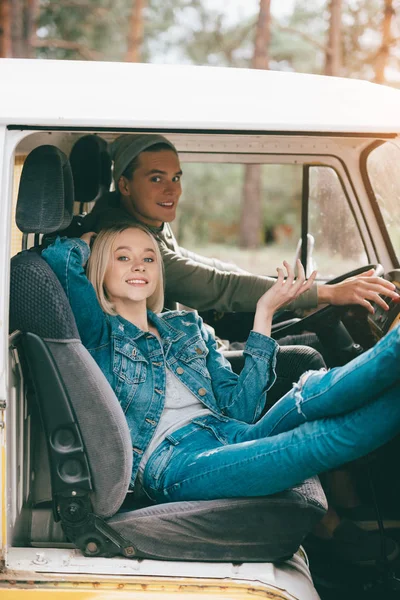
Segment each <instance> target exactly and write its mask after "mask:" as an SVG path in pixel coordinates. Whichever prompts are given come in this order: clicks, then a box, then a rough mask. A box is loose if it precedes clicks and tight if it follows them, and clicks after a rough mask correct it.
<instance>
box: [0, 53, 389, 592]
mask: <svg viewBox="0 0 400 600" xmlns="http://www.w3.org/2000/svg"><path fill="white" fill-rule="evenodd" d="M0 81H1V90H2V91H1V94H0V336H1V337H0V402H1V404H0V426H1V429H0V452H1V460H0V473H1V482H2V485H1V493H0V519H1V527H0V541H1V543H0V547H1V560H2V565H3V567H2V569H1V572H0V590H1V592H0V594H1V597H2V598H4V600H8V599H9V598H10V599H14V598H17V599H18V598H19V597H20V594H22V593H26V590H27V589H28V590H31V591H32V592H33V591H34V590H35V591H38V590H40V592H39V593H46V594H48V595H49V596H50V597H53V596H54V598H56V597H58V594H59V593H60V592H61V589H63V590H64V591H65V592H67V591H68V592H69V594H70V596H71V598H89V597H92V596H93V597H94V596H96V597H97V596H99V597H102V596H104V597H107V598H123V597H125V595H126V597H128V596H129V597H135V598H136V597H138V598H139V597H142V596H144V597H146V598H154V599H156V598H161V597H163V598H164V597H179V594H180V595H181V597H184V598H186V597H189V595H190V597H191V594H193V595H194V596H195V597H196V598H199V599H200V598H203V597H204V598H205V597H212V598H247V597H250V596H251V595H252V594H254V593H255V594H256V595H259V596H260V597H265V598H272V597H274V598H277V599H278V598H282V599H285V598H286V599H290V598H298V599H301V600H317V598H318V597H319V596H318V594H317V592H316V590H315V588H314V586H313V584H312V580H311V577H310V573H309V569H308V566H307V561H306V559H305V557H304V553H302V552H301V551H299V553H297V554H296V555H295V556H294V557H293V558H292V559H291V560H289V561H287V562H286V563H284V564H280V565H273V564H242V565H229V564H209V563H168V562H158V561H147V560H145V561H135V560H128V559H123V558H119V559H116V558H113V559H106V558H95V559H91V558H85V557H83V556H82V555H81V554H80V552H79V551H77V550H73V549H70V548H60V547H59V548H46V547H44V548H32V547H25V548H23V547H14V546H13V532H14V529H15V528H16V527H18V522H19V520H20V519H21V518H22V517H21V514H22V512H21V511H23V510H24V503H25V499H26V498H27V497H28V496H29V487H30V470H29V464H27V460H28V457H27V450H26V448H27V442H26V439H25V436H26V431H27V429H29V423H27V422H26V420H25V419H26V399H25V398H24V393H23V382H22V381H21V375H20V373H19V370H20V368H19V365H18V364H16V363H15V362H14V358H13V355H12V353H11V354H9V334H8V311H9V262H10V255H11V250H10V248H11V234H12V226H13V225H12V224H13V222H14V214H13V211H14V210H15V207H14V204H13V198H14V199H15V194H16V189H15V184H14V164H15V162H14V161H15V157H16V156H17V155H19V154H21V155H26V154H28V152H29V151H30V150H32V149H33V148H35V147H36V146H39V145H41V144H54V145H56V146H58V147H59V148H61V149H62V150H64V151H65V152H66V153H68V152H69V150H70V149H71V147H72V145H73V143H74V141H76V139H77V138H78V137H79V136H81V135H84V134H85V133H90V132H96V133H98V134H99V135H101V136H102V137H103V138H105V139H106V140H109V141H110V140H112V139H114V138H115V137H116V135H118V134H120V133H121V132H138V131H140V132H157V133H163V134H165V135H167V136H168V138H169V139H170V140H171V141H172V142H173V143H174V144H175V145H176V147H177V149H178V151H179V154H180V157H181V160H182V162H196V161H203V162H211V161H213V162H228V163H229V162H237V161H238V160H240V162H241V163H252V164H254V163H260V164H268V163H274V162H276V161H277V157H279V161H280V163H288V164H302V163H307V164H315V165H320V164H322V165H327V166H329V167H332V168H333V169H335V171H336V173H337V174H338V176H339V178H340V179H341V181H342V185H343V188H344V190H345V194H346V196H347V199H348V202H349V205H350V207H351V210H352V212H353V214H354V216H355V219H356V221H357V225H358V228H359V231H360V235H361V238H362V241H363V244H364V247H365V252H366V254H367V256H368V260H369V262H370V263H380V264H382V265H383V267H384V270H385V271H386V272H388V271H391V270H393V269H395V268H397V267H398V266H399V265H398V257H396V254H395V253H394V252H393V248H391V246H390V244H388V236H387V233H385V231H384V229H383V228H382V224H381V222H380V220H379V218H377V216H376V210H375V209H374V207H373V204H372V203H371V199H370V195H369V193H368V190H367V188H366V185H365V177H364V174H363V171H362V156H363V153H364V151H365V150H366V149H367V148H369V147H371V145H373V144H378V145H379V144H380V143H385V142H387V141H388V140H389V141H396V140H398V138H399V133H400V110H399V107H400V91H398V90H394V89H391V88H387V87H383V86H377V85H374V84H371V83H367V82H364V81H355V80H348V79H338V78H325V77H320V76H314V75H301V74H294V73H282V72H263V71H256V70H245V69H220V68H210V67H192V66H166V65H162V66H161V65H142V64H126V63H124V64H119V63H100V62H99V63H97V62H72V61H63V62H61V61H42V60H17V59H15V60H13V59H3V60H0ZM24 431H25V436H24V435H23V432H24ZM29 435H34V432H29ZM13 582H14V583H13ZM15 582H17V583H15ZM33 582H35V583H33ZM133 592H135V595H134V596H132V595H130V594H132V593H133ZM60 595H61V594H60Z"/></svg>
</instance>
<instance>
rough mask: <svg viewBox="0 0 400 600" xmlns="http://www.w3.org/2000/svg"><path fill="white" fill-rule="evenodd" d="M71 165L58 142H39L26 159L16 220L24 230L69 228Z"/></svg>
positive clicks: (25, 231) (50, 230) (70, 214)
mask: <svg viewBox="0 0 400 600" xmlns="http://www.w3.org/2000/svg"><path fill="white" fill-rule="evenodd" d="M73 194H74V192H73V182H72V173H71V167H70V165H69V162H68V159H67V157H66V155H65V154H64V152H61V150H59V149H58V148H56V147H55V146H50V145H45V146H39V147H38V148H35V149H34V150H32V152H30V154H29V155H28V157H27V158H26V160H25V163H24V166H23V169H22V174H21V181H20V184H19V191H18V201H17V210H16V223H17V226H18V228H19V229H20V230H21V231H22V232H23V233H53V232H54V231H57V230H59V229H65V227H68V225H69V224H70V223H71V220H72V215H73V203H74V195H73Z"/></svg>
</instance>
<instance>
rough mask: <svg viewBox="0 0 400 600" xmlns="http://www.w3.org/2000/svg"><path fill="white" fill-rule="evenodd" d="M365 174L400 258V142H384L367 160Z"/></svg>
mask: <svg viewBox="0 0 400 600" xmlns="http://www.w3.org/2000/svg"><path fill="white" fill-rule="evenodd" d="M367 172H368V176H369V180H370V182H371V186H372V189H373V191H374V194H375V198H376V200H377V203H378V206H379V208H380V212H381V215H382V218H383V220H384V222H385V225H386V228H387V231H388V234H389V237H390V239H391V242H392V244H393V248H394V251H395V253H396V256H397V258H398V259H399V258H400V141H399V140H393V141H390V142H386V143H385V144H382V145H381V146H378V148H375V150H373V151H372V152H371V153H370V154H369V156H368V159H367Z"/></svg>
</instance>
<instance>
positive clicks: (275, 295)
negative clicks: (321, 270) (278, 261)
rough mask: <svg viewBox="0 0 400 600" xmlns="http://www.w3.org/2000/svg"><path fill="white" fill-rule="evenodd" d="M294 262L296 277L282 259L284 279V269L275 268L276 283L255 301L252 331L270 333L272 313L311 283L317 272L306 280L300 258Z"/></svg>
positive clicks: (304, 290) (309, 286)
mask: <svg viewBox="0 0 400 600" xmlns="http://www.w3.org/2000/svg"><path fill="white" fill-rule="evenodd" d="M296 264H297V273H298V275H297V277H295V276H294V271H293V269H292V267H291V266H290V265H289V263H288V262H286V261H283V266H284V268H285V269H286V272H287V277H286V279H285V271H284V269H282V268H279V267H278V268H277V271H278V279H277V281H276V283H275V284H274V285H273V286H272V288H270V289H269V290H268V291H267V292H265V294H263V296H261V298H260V299H259V301H258V302H257V309H256V314H255V317H254V327H253V331H257V332H258V333H262V334H263V335H270V334H271V326H272V317H273V316H274V313H275V312H276V311H277V310H278V309H279V308H282V306H285V305H286V304H289V303H290V302H292V301H293V300H295V299H296V298H298V297H299V296H301V294H304V292H306V291H307V290H309V289H310V288H311V286H312V285H313V283H314V281H315V278H316V276H317V272H316V271H313V273H312V274H311V275H310V277H309V278H308V280H306V276H305V273H304V268H303V265H302V264H301V262H300V260H297V263H296Z"/></svg>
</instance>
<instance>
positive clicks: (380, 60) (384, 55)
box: [375, 0, 394, 83]
mask: <svg viewBox="0 0 400 600" xmlns="http://www.w3.org/2000/svg"><path fill="white" fill-rule="evenodd" d="M393 16H394V8H393V0H385V8H384V13H383V21H382V44H381V47H380V48H379V52H378V55H377V57H376V65H375V82H376V83H384V81H385V69H386V65H387V61H388V58H389V50H390V44H391V42H392V34H391V29H392V19H393Z"/></svg>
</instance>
